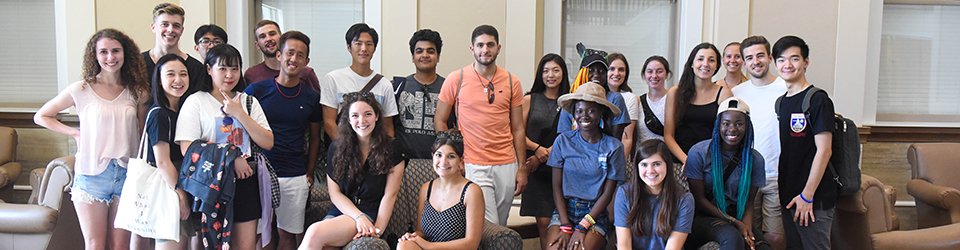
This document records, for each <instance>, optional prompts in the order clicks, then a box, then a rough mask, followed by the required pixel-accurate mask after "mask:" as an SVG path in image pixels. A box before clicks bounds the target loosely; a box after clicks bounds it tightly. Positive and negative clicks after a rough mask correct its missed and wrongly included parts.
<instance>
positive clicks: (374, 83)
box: [360, 74, 383, 92]
mask: <svg viewBox="0 0 960 250" xmlns="http://www.w3.org/2000/svg"><path fill="white" fill-rule="evenodd" d="M380 79H383V75H381V74H376V75H374V76H373V78H370V81H369V82H367V85H364V86H363V89H360V92H370V90H371V89H373V86H377V83H378V82H380Z"/></svg>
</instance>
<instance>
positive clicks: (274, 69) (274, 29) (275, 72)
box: [224, 20, 320, 92]
mask: <svg viewBox="0 0 960 250" xmlns="http://www.w3.org/2000/svg"><path fill="white" fill-rule="evenodd" d="M253 34H254V35H256V41H254V42H253V44H254V45H256V46H257V48H258V49H260V52H262V53H263V62H261V63H259V64H257V65H253V66H251V67H250V68H247V70H246V71H244V72H243V80H245V81H246V82H247V84H251V83H255V82H260V81H263V80H267V79H273V78H277V76H279V75H280V59H278V58H277V50H278V48H279V47H280V45H279V43H278V41H279V40H280V35H281V34H282V32H280V25H279V24H277V22H274V21H271V20H260V21H259V22H257V25H256V27H255V28H253ZM224 43H226V39H224ZM300 83H305V84H306V85H307V86H309V87H310V88H312V89H313V90H315V91H317V92H320V80H318V79H317V73H316V72H314V71H313V68H311V67H310V66H304V67H303V70H300Z"/></svg>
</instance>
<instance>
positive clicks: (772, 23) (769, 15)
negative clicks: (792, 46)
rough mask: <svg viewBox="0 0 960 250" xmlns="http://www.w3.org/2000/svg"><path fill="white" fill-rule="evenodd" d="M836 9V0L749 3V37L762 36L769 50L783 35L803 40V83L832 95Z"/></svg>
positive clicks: (835, 49) (835, 58)
mask: <svg viewBox="0 0 960 250" xmlns="http://www.w3.org/2000/svg"><path fill="white" fill-rule="evenodd" d="M837 6H838V0H818V1H752V2H751V6H750V31H749V35H762V36H764V37H766V38H767V40H768V41H770V45H771V46H773V44H774V43H775V42H776V41H777V39H779V38H780V37H783V36H785V35H795V36H798V37H800V38H803V40H804V41H806V42H807V44H808V45H809V46H810V57H809V58H810V65H809V66H808V67H807V81H809V82H810V83H811V84H814V85H816V86H817V87H819V88H822V89H824V90H826V91H827V92H829V93H834V92H833V89H834V69H835V68H836V60H837V10H838V8H837ZM798 13H808V14H809V15H800V14H798ZM814 13H815V14H814ZM789 16H795V17H792V18H791V17H789ZM771 69H773V68H771ZM834 94H835V93H834Z"/></svg>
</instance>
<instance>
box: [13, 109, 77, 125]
mask: <svg viewBox="0 0 960 250" xmlns="http://www.w3.org/2000/svg"><path fill="white" fill-rule="evenodd" d="M34 114H35V112H6V111H0V126H3V127H11V128H42V127H40V125H37V124H36V123H34V122H33V115H34ZM57 120H59V121H60V122H63V124H65V125H67V126H71V127H80V118H79V117H77V115H76V114H67V113H60V114H57Z"/></svg>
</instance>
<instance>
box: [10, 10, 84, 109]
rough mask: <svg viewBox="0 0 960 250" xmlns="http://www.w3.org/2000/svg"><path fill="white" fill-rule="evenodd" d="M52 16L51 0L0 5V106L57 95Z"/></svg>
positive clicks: (39, 101) (40, 100) (54, 36)
mask: <svg viewBox="0 0 960 250" xmlns="http://www.w3.org/2000/svg"><path fill="white" fill-rule="evenodd" d="M53 15H54V5H53V0H5V1H0V23H2V24H3V25H2V27H3V28H0V30H2V31H3V33H4V34H7V37H6V39H2V41H0V76H3V77H0V103H44V102H46V101H47V100H50V99H52V98H53V97H54V96H56V95H57V45H56V41H57V37H56V34H57V33H56V24H55V23H54V16H53ZM74 46H81V47H83V46H86V44H74ZM70 79H80V76H70Z"/></svg>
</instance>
